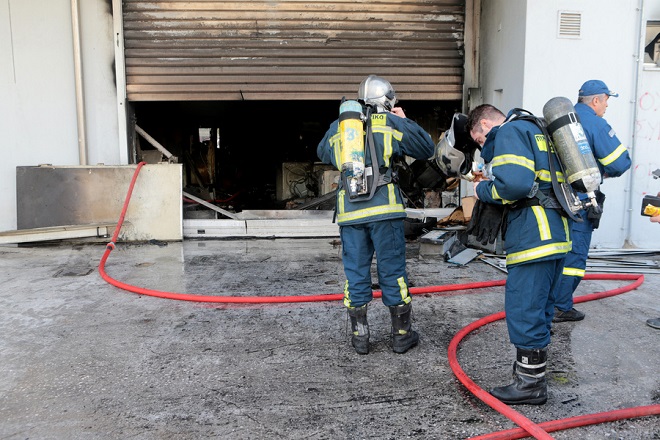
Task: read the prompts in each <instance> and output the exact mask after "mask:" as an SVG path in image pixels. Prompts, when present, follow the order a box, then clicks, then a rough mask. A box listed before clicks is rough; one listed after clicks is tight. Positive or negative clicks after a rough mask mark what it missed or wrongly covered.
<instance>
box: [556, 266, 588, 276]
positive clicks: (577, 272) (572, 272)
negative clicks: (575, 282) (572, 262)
mask: <svg viewBox="0 0 660 440" xmlns="http://www.w3.org/2000/svg"><path fill="white" fill-rule="evenodd" d="M584 272H585V270H584V269H576V268H575V267H565V268H564V271H563V272H562V273H563V274H564V275H567V276H569V277H580V278H583V277H584Z"/></svg>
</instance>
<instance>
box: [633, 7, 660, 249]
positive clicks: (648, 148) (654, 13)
mask: <svg viewBox="0 0 660 440" xmlns="http://www.w3.org/2000/svg"><path fill="white" fill-rule="evenodd" d="M649 20H656V21H658V20H660V2H658V1H651V0H646V1H645V4H644V22H646V21H649ZM642 43H643V42H642ZM638 84H639V86H638V88H637V90H636V94H635V95H634V96H635V97H636V99H635V103H634V113H633V116H634V126H633V133H632V135H633V143H634V146H635V150H634V151H633V161H634V163H633V167H634V170H633V172H632V179H631V180H632V186H631V191H630V193H631V198H632V203H631V211H630V231H629V237H628V239H629V242H630V244H631V245H633V246H637V247H640V248H656V249H658V248H660V225H658V224H657V223H650V222H649V220H648V218H646V217H641V216H640V211H641V202H642V198H643V197H644V195H645V194H651V195H656V194H657V193H658V192H660V179H654V178H653V177H652V176H651V172H652V171H654V170H657V169H658V168H660V67H657V66H654V65H650V64H647V65H643V66H642V68H641V71H640V74H639V83H638Z"/></svg>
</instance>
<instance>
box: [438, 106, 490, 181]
mask: <svg viewBox="0 0 660 440" xmlns="http://www.w3.org/2000/svg"><path fill="white" fill-rule="evenodd" d="M467 119H468V118H467V115H465V114H463V113H454V116H453V117H452V119H451V126H450V127H449V129H448V130H447V131H445V132H444V133H442V135H441V136H440V140H439V141H438V144H437V145H436V147H435V157H434V159H435V163H436V164H437V165H438V168H440V171H442V172H443V173H444V174H445V176H447V177H460V178H461V179H464V180H469V181H472V180H474V175H473V174H472V162H473V159H474V153H475V151H476V150H477V149H479V150H480V149H481V148H480V147H479V144H477V143H476V142H474V141H473V140H472V138H470V136H469V134H468V132H467V131H466V130H465V126H466V124H467Z"/></svg>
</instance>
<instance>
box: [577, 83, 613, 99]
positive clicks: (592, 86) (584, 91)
mask: <svg viewBox="0 0 660 440" xmlns="http://www.w3.org/2000/svg"><path fill="white" fill-rule="evenodd" d="M601 93H604V94H606V95H608V96H614V97H615V98H616V97H617V96H619V94H618V93H614V92H613V91H611V90H610V89H609V88H608V87H607V85H605V83H604V82H602V81H601V80H599V79H590V80H589V81H587V82H585V83H584V84H582V87H580V91H579V92H578V96H592V95H600V94H601Z"/></svg>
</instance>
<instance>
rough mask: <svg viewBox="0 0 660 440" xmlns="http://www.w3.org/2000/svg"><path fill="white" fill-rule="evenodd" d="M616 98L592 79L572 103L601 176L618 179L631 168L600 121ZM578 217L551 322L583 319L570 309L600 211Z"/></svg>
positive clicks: (622, 149) (625, 153)
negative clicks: (575, 101)
mask: <svg viewBox="0 0 660 440" xmlns="http://www.w3.org/2000/svg"><path fill="white" fill-rule="evenodd" d="M618 96H619V94H618V93H614V92H613V91H611V90H610V89H609V87H607V85H606V84H605V83H604V82H603V81H600V80H597V79H592V80H589V81H587V82H585V83H584V84H582V87H580V90H579V92H578V102H577V104H575V111H576V113H577V114H578V116H579V117H580V122H581V124H582V127H583V128H584V132H585V134H586V136H587V140H588V141H589V145H590V146H591V150H592V152H593V154H594V158H595V159H596V161H597V163H598V168H599V169H600V174H601V176H603V177H604V178H607V177H619V176H621V175H622V174H623V173H625V172H626V171H627V170H628V169H629V168H630V165H631V160H630V155H629V154H628V150H627V149H626V148H625V147H624V146H623V145H622V144H621V141H620V140H619V139H618V138H617V137H616V134H615V132H614V130H613V129H612V127H610V125H609V124H608V123H607V121H606V120H605V119H604V118H603V115H604V114H605V111H606V109H607V105H608V100H609V98H610V97H618ZM585 197H586V195H585V194H580V198H585ZM597 198H598V199H600V200H598V202H599V204H600V205H601V208H602V202H603V201H604V200H605V195H604V194H602V193H600V194H597ZM580 215H581V217H582V218H583V220H584V221H583V222H581V223H579V222H575V223H574V224H573V229H572V233H571V237H572V241H573V248H572V250H571V252H569V254H568V255H567V256H566V261H565V262H564V270H563V274H562V279H561V282H560V283H559V285H558V286H557V288H556V289H555V291H554V292H553V295H554V297H555V314H554V318H553V322H563V321H581V320H582V319H584V316H585V315H584V313H583V312H580V311H579V310H576V309H575V308H574V307H573V292H575V289H577V286H578V285H579V284H580V281H582V278H583V277H584V273H585V269H586V267H587V258H588V255H589V246H590V245H591V236H592V234H593V231H594V229H597V228H598V226H599V223H600V216H601V215H602V211H601V212H594V210H582V211H581V212H580Z"/></svg>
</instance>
